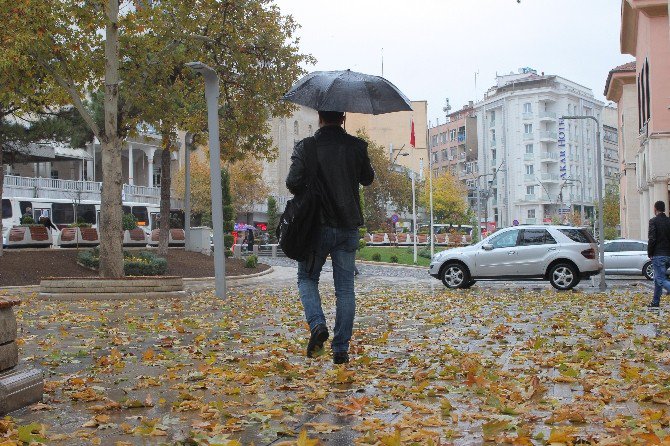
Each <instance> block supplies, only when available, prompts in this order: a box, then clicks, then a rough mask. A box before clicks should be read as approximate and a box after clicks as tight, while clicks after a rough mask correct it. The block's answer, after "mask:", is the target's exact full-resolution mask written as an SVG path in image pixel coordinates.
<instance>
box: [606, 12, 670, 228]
mask: <svg viewBox="0 0 670 446" xmlns="http://www.w3.org/2000/svg"><path fill="white" fill-rule="evenodd" d="M669 8H670V5H669V2H668V0H622V1H621V34H620V38H621V52H622V54H630V55H631V56H633V57H635V62H633V63H631V64H626V65H624V66H621V67H617V68H615V69H614V70H612V71H610V73H609V76H608V78H607V84H606V86H605V93H606V95H607V98H608V99H610V100H613V101H616V102H617V103H618V104H619V107H618V108H619V120H618V121H619V122H618V124H619V126H618V127H619V136H620V140H621V142H622V154H623V156H622V162H623V163H624V172H623V173H624V175H622V178H623V181H622V182H621V210H622V233H623V234H624V235H625V236H628V237H635V238H643V239H644V238H646V237H647V235H648V225H647V222H648V220H649V218H651V217H652V216H653V206H654V202H656V201H659V200H660V201H664V202H665V203H666V206H667V203H668V198H669V193H668V186H669V183H670V156H668V153H670V78H669V77H668V73H670V23H669V18H668V16H669Z"/></svg>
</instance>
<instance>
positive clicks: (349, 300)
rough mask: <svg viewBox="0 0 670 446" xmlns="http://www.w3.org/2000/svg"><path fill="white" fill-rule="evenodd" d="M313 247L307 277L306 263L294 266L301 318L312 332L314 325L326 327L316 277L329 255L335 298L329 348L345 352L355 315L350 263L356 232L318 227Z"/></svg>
mask: <svg viewBox="0 0 670 446" xmlns="http://www.w3.org/2000/svg"><path fill="white" fill-rule="evenodd" d="M315 243H316V247H317V249H316V259H315V261H314V262H315V263H314V267H313V269H312V271H311V273H310V272H309V265H308V262H309V261H307V262H299V263H298V291H299V292H300V300H301V301H302V306H303V308H304V309H305V318H306V319H307V323H308V324H309V328H310V330H312V331H313V330H314V329H315V328H316V326H317V325H326V317H325V316H324V315H323V309H322V308H321V296H320V295H319V277H320V276H321V269H322V268H323V264H324V263H325V262H326V257H328V254H330V257H331V259H332V260H333V279H334V281H335V298H336V310H335V333H334V336H333V340H332V342H331V347H332V349H333V352H348V351H349V341H350V340H351V333H352V331H353V327H354V315H355V313H356V295H355V293H354V263H355V261H356V249H358V229H340V228H331V227H329V226H322V227H321V229H320V233H319V234H318V235H317V239H316V240H315Z"/></svg>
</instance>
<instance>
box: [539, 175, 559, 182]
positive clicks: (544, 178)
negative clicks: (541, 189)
mask: <svg viewBox="0 0 670 446" xmlns="http://www.w3.org/2000/svg"><path fill="white" fill-rule="evenodd" d="M540 178H542V181H552V182H555V181H558V180H559V176H558V174H555V173H543V174H542V176H541V177H540Z"/></svg>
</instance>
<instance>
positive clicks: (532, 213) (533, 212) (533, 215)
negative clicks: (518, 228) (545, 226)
mask: <svg viewBox="0 0 670 446" xmlns="http://www.w3.org/2000/svg"><path fill="white" fill-rule="evenodd" d="M528 218H535V209H528Z"/></svg>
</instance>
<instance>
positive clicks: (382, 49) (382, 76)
mask: <svg viewBox="0 0 670 446" xmlns="http://www.w3.org/2000/svg"><path fill="white" fill-rule="evenodd" d="M382 77H384V48H382Z"/></svg>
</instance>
